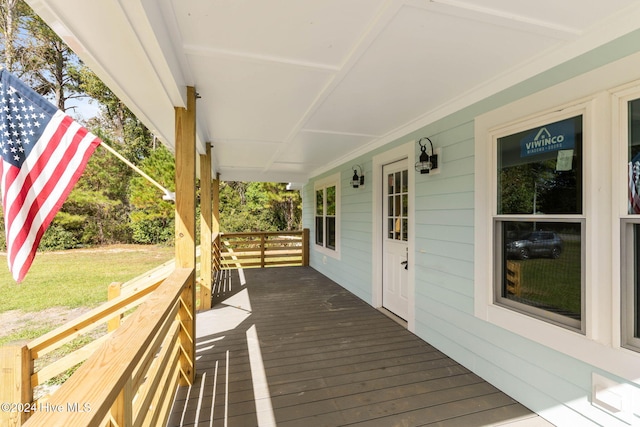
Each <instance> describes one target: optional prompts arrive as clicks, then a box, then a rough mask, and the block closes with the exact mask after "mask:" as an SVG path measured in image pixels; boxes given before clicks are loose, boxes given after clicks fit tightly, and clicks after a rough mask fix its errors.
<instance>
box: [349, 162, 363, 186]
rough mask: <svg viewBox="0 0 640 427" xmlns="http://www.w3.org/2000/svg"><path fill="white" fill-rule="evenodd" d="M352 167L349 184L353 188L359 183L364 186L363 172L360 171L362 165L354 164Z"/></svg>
mask: <svg viewBox="0 0 640 427" xmlns="http://www.w3.org/2000/svg"><path fill="white" fill-rule="evenodd" d="M356 168H357V169H360V175H359V176H358V170H357V169H356ZM351 169H353V178H351V185H352V186H353V188H358V187H360V186H361V185H362V186H364V174H363V173H362V167H360V165H355V166H353V167H351Z"/></svg>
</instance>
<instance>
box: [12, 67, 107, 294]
mask: <svg viewBox="0 0 640 427" xmlns="http://www.w3.org/2000/svg"><path fill="white" fill-rule="evenodd" d="M99 144H100V140H99V139H98V138H97V137H96V136H95V135H93V134H91V133H89V131H87V130H86V129H84V128H83V127H82V126H80V125H79V124H78V123H77V122H75V121H74V120H73V119H72V118H71V117H69V116H68V115H66V114H65V113H64V112H63V111H61V110H58V109H57V108H56V107H55V106H54V105H52V104H51V103H50V102H49V101H47V100H46V99H44V98H43V97H42V96H40V95H39V94H37V93H36V92H35V91H33V90H32V89H31V88H29V87H28V86H26V85H25V84H24V83H23V82H21V81H20V80H19V79H18V78H16V77H15V76H13V75H12V74H11V73H9V72H8V71H6V70H1V71H0V157H2V161H1V162H0V176H1V178H0V179H1V181H0V185H1V186H2V208H3V211H4V223H5V234H6V240H7V261H8V263H9V270H10V271H11V274H12V275H13V278H14V279H15V280H16V281H17V282H21V281H22V279H24V276H25V275H26V274H27V271H28V270H29V267H31V263H32V262H33V258H34V257H35V254H36V250H37V248H38V244H39V243H40V239H41V238H42V235H43V234H44V232H45V230H46V229H47V227H48V226H49V224H51V221H52V220H53V218H54V217H55V215H56V213H57V212H58V210H59V209H60V207H61V206H62V204H63V203H64V201H65V200H66V198H67V196H68V195H69V193H70V192H71V189H72V188H73V186H74V185H75V183H76V182H77V181H78V178H80V175H82V172H83V171H84V168H85V166H86V165H87V162H88V161H89V157H91V154H93V151H94V150H95V149H96V147H97V146H98V145H99Z"/></svg>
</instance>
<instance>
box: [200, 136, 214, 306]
mask: <svg viewBox="0 0 640 427" xmlns="http://www.w3.org/2000/svg"><path fill="white" fill-rule="evenodd" d="M212 202H213V194H212V189H211V144H210V143H207V152H206V154H204V155H201V156H200V309H201V310H208V309H210V308H211V285H212V283H213V275H212V272H211V254H212V252H213V249H212V246H211V244H212V243H211V238H212V228H211V226H212V222H213V216H212V213H211V210H212Z"/></svg>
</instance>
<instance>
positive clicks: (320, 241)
mask: <svg viewBox="0 0 640 427" xmlns="http://www.w3.org/2000/svg"><path fill="white" fill-rule="evenodd" d="M338 178H339V174H336V175H332V176H331V177H329V178H326V179H324V180H322V181H319V182H318V183H316V186H315V192H316V197H315V200H316V208H315V242H316V249H318V250H320V251H321V252H325V253H326V254H328V255H331V256H336V254H337V253H338V252H339V251H338V245H339V210H340V209H339V200H340V187H339V179H338Z"/></svg>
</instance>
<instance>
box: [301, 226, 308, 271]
mask: <svg viewBox="0 0 640 427" xmlns="http://www.w3.org/2000/svg"><path fill="white" fill-rule="evenodd" d="M302 265H303V266H304V267H308V266H309V229H308V228H305V229H303V230H302Z"/></svg>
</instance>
